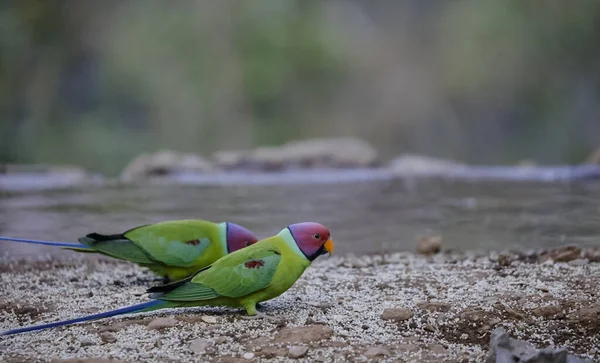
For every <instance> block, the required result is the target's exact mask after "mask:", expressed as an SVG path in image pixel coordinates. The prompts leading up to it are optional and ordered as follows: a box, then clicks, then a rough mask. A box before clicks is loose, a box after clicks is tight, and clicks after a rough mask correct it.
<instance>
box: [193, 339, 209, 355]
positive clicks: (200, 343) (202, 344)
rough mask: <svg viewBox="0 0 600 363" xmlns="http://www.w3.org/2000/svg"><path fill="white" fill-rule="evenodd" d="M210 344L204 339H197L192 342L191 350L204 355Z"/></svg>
mask: <svg viewBox="0 0 600 363" xmlns="http://www.w3.org/2000/svg"><path fill="white" fill-rule="evenodd" d="M209 345H210V342H209V341H208V340H206V339H204V338H196V339H194V340H192V341H191V342H190V350H191V351H192V352H194V353H204V351H205V350H206V348H208V347H209Z"/></svg>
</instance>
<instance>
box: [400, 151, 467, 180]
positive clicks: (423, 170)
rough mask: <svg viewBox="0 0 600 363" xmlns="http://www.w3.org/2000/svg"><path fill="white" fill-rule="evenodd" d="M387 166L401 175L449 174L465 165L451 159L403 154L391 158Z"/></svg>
mask: <svg viewBox="0 0 600 363" xmlns="http://www.w3.org/2000/svg"><path fill="white" fill-rule="evenodd" d="M389 168H390V169H391V170H392V171H394V172H396V173H398V174H401V175H432V174H435V175H438V174H451V173H453V172H455V171H457V170H460V169H466V168H467V166H466V165H465V164H460V163H457V162H455V161H451V160H444V159H437V158H432V157H429V156H421V155H411V154H405V155H401V156H399V157H397V158H395V159H393V160H392V161H391V162H390V163H389Z"/></svg>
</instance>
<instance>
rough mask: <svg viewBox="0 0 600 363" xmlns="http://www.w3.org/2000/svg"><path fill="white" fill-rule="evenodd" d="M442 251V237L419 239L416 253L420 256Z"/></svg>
mask: <svg viewBox="0 0 600 363" xmlns="http://www.w3.org/2000/svg"><path fill="white" fill-rule="evenodd" d="M441 249H442V236H427V237H421V239H419V242H417V253H419V254H421V255H434V254H436V253H438V252H440V250H441Z"/></svg>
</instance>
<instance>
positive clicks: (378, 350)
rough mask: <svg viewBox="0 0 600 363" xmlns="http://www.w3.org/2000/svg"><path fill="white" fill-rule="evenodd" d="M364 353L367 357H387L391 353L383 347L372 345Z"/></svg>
mask: <svg viewBox="0 0 600 363" xmlns="http://www.w3.org/2000/svg"><path fill="white" fill-rule="evenodd" d="M363 355H364V356H365V357H367V358H375V357H385V356H388V355H390V351H389V350H387V349H385V348H383V347H371V348H369V349H367V350H366V351H365V352H364V353H363Z"/></svg>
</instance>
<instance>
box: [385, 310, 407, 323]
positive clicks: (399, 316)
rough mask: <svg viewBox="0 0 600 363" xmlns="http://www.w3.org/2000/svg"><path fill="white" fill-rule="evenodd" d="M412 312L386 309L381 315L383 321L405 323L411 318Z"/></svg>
mask: <svg viewBox="0 0 600 363" xmlns="http://www.w3.org/2000/svg"><path fill="white" fill-rule="evenodd" d="M412 316H413V312H412V311H411V310H410V309H405V308H387V309H385V310H384V311H383V314H381V319H383V320H393V321H405V320H408V319H410V318H412Z"/></svg>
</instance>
